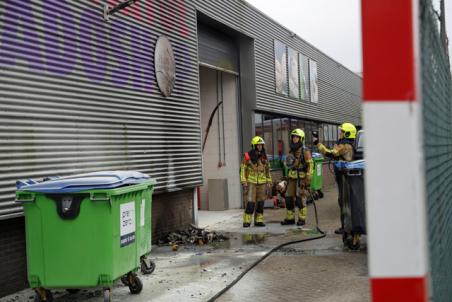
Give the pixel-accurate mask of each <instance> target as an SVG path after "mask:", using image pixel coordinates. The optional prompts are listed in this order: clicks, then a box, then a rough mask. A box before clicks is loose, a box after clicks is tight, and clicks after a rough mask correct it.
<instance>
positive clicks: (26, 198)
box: [14, 193, 36, 204]
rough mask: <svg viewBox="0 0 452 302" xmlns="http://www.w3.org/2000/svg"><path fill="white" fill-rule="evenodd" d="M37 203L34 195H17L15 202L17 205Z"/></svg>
mask: <svg viewBox="0 0 452 302" xmlns="http://www.w3.org/2000/svg"><path fill="white" fill-rule="evenodd" d="M35 201H36V196H35V194H33V193H17V194H16V200H15V201H14V202H16V203H21V204H24V203H34V202H35Z"/></svg>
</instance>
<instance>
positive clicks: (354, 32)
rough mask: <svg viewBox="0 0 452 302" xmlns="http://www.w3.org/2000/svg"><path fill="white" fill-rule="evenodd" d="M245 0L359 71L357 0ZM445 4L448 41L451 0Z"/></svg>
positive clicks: (451, 32)
mask: <svg viewBox="0 0 452 302" xmlns="http://www.w3.org/2000/svg"><path fill="white" fill-rule="evenodd" d="M246 1H248V2H250V3H251V4H252V5H253V6H255V7H256V8H258V9H259V10H260V11H262V12H264V13H265V14H267V15H268V16H270V17H271V18H272V19H274V20H276V21H277V22H278V23H280V24H282V25H284V26H285V27H287V28H288V29H290V30H292V31H293V32H295V33H296V34H297V35H299V36H300V37H302V38H303V39H305V40H306V41H308V42H309V43H311V44H312V45H314V46H316V47H317V48H319V49H320V50H321V51H323V52H324V53H326V54H327V55H329V56H331V57H332V58H334V59H335V60H336V61H338V62H340V63H341V64H343V65H344V66H346V67H348V68H349V69H351V70H352V71H355V72H361V71H362V51H361V4H360V3H361V1H360V0H277V1H275V0H246ZM394 1H397V0H394ZM433 2H435V4H436V3H439V0H433ZM445 3H446V17H447V20H448V22H447V29H448V35H449V40H450V41H451V42H452V0H446V2H445ZM450 44H452V43H449V48H450V51H449V52H450V53H452V47H451V45H450Z"/></svg>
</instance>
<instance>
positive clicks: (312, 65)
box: [309, 60, 319, 103]
mask: <svg viewBox="0 0 452 302" xmlns="http://www.w3.org/2000/svg"><path fill="white" fill-rule="evenodd" d="M309 82H310V88H311V89H310V90H311V102H312V103H318V102H319V85H318V82H317V62H316V61H314V60H309Z"/></svg>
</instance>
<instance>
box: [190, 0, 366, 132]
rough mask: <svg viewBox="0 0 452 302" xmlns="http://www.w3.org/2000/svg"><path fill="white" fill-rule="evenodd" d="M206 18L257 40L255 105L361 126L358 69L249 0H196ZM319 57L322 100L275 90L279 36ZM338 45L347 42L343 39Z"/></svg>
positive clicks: (282, 39) (303, 51)
mask: <svg viewBox="0 0 452 302" xmlns="http://www.w3.org/2000/svg"><path fill="white" fill-rule="evenodd" d="M193 2H194V5H195V6H196V8H197V9H198V10H199V11H200V12H202V13H203V14H206V15H207V16H209V17H211V18H213V19H215V20H218V21H219V22H221V23H223V24H225V25H227V26H229V27H231V28H233V29H235V30H237V31H239V32H241V33H243V34H245V35H247V36H249V37H252V38H254V39H255V42H254V45H255V58H256V60H255V63H256V66H255V69H256V99H257V100H256V101H257V104H256V109H257V110H263V111H269V112H275V113H281V114H287V115H290V116H294V115H295V116H298V117H302V118H309V119H314V120H321V121H328V122H335V123H342V122H343V121H345V120H346V121H350V122H354V123H356V124H361V100H362V97H361V82H362V79H361V78H360V77H359V76H358V75H356V74H355V73H353V72H351V71H349V70H348V69H346V68H344V67H343V66H342V65H340V64H339V63H337V62H336V61H334V60H333V59H331V58H330V57H328V56H327V55H325V54H324V53H322V52H321V51H319V50H318V49H316V48H315V47H313V46H312V45H310V44H309V43H307V42H306V41H304V40H302V39H300V38H299V37H293V38H292V37H291V34H292V33H291V32H290V31H289V30H287V29H285V28H284V27H282V26H281V25H279V24H277V23H276V22H274V21H273V20H271V19H270V18H268V17H267V16H265V15H264V14H262V13H261V12H259V11H258V10H256V9H254V8H253V7H252V6H250V5H249V4H248V3H246V2H245V1H244V0H230V1H210V0H193ZM275 39H276V40H278V41H280V42H283V43H284V44H286V45H287V46H288V47H290V48H293V49H295V50H296V51H298V52H300V53H302V54H304V55H306V56H308V57H309V58H311V59H313V60H315V61H317V64H318V82H319V103H318V104H312V103H309V102H302V101H298V100H295V99H291V98H288V97H285V96H282V95H278V94H276V93H275V76H274V74H275V72H274V47H273V43H274V40H275ZM338 43H342V42H341V41H338Z"/></svg>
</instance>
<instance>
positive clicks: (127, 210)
mask: <svg viewBox="0 0 452 302" xmlns="http://www.w3.org/2000/svg"><path fill="white" fill-rule="evenodd" d="M119 215H120V217H119V219H120V221H119V222H120V228H121V232H120V236H121V237H120V244H121V247H125V246H127V245H129V244H132V243H134V242H135V231H136V221H135V202H134V201H131V202H128V203H123V204H121V205H120V213H119Z"/></svg>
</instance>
